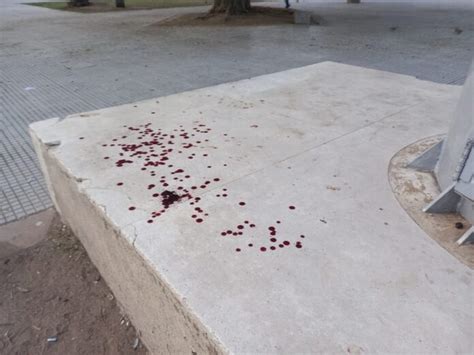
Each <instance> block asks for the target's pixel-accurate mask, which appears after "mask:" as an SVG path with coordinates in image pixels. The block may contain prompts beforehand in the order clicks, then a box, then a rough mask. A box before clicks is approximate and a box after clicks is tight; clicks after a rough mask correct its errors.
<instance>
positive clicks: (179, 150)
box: [79, 112, 305, 253]
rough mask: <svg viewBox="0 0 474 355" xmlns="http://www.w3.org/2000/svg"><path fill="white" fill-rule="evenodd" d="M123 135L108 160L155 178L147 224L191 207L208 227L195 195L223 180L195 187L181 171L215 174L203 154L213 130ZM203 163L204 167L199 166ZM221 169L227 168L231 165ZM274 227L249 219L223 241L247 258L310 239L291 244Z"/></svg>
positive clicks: (109, 147)
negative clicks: (181, 206) (191, 167)
mask: <svg viewBox="0 0 474 355" xmlns="http://www.w3.org/2000/svg"><path fill="white" fill-rule="evenodd" d="M152 114H155V112H152ZM123 129H124V133H122V134H120V135H119V136H118V137H115V138H113V139H112V141H111V142H108V143H103V144H101V147H102V149H104V154H103V159H104V160H106V161H111V162H113V165H114V166H115V167H116V168H123V167H127V166H137V165H138V166H139V169H140V170H141V171H143V173H144V174H148V175H149V176H150V179H151V180H150V181H149V183H148V184H146V185H145V186H144V189H145V190H147V191H148V193H149V194H150V195H149V196H150V199H153V200H156V205H157V206H158V208H157V209H156V210H155V211H152V212H151V213H150V215H149V218H148V219H147V221H146V222H147V223H149V224H152V223H154V222H155V220H156V219H157V218H159V217H160V216H163V214H165V213H166V212H167V211H168V210H169V209H170V208H171V207H172V206H173V205H175V204H178V203H187V204H188V205H189V206H192V212H191V213H190V216H189V217H190V218H191V219H192V220H193V221H194V222H195V223H197V224H198V225H201V224H205V221H206V220H207V219H208V218H209V214H208V213H207V212H206V211H205V210H204V209H203V208H202V207H201V206H200V205H199V204H200V202H201V197H199V196H195V195H197V194H199V192H202V191H205V190H208V189H210V187H211V186H212V185H213V184H217V183H219V182H220V181H221V177H219V176H212V174H210V173H209V176H208V177H206V178H204V179H202V180H201V181H199V182H196V179H193V177H192V176H191V174H190V173H188V172H186V170H185V168H184V167H181V166H180V162H183V161H185V159H187V160H196V164H203V165H204V166H205V167H207V169H208V170H209V171H212V166H211V165H207V164H206V160H207V159H208V156H209V151H206V152H204V153H203V151H202V150H203V149H204V148H206V146H207V147H208V146H209V139H208V138H207V137H208V136H209V133H210V132H211V131H212V129H211V128H210V127H208V126H207V125H206V124H204V123H201V122H199V121H195V122H193V125H192V127H191V129H190V130H187V129H186V128H184V126H183V125H179V126H177V127H176V128H174V129H171V130H169V131H165V130H163V129H161V128H156V129H154V128H153V127H152V124H151V123H146V124H142V125H138V126H128V125H124V126H123ZM125 132H126V133H125ZM223 135H224V136H227V134H226V133H224V134H223ZM79 139H84V137H79ZM199 160H201V161H200V162H198V161H199ZM202 160H204V163H202ZM219 165H220V164H219ZM222 165H223V166H224V167H227V164H226V163H224V164H222ZM126 185H127V184H126V182H123V181H118V182H117V183H116V186H117V187H119V188H123V187H122V186H126ZM214 190H215V193H214V196H215V197H218V198H227V199H228V198H230V197H234V196H232V194H231V193H230V192H229V191H228V189H227V188H214ZM204 196H205V195H204ZM229 202H231V201H229ZM235 206H236V208H239V210H240V211H242V209H244V210H245V209H246V208H248V204H247V202H246V201H242V200H236V202H235ZM127 208H128V210H129V211H130V213H133V212H135V211H136V210H137V207H135V206H128V207H127ZM288 208H289V209H290V210H291V211H293V210H295V209H296V207H295V206H294V205H290V206H288ZM281 224H282V221H281V220H275V225H281ZM275 225H270V226H267V227H265V226H259V225H258V224H257V223H256V222H255V221H252V220H250V219H248V220H244V221H242V222H241V223H237V224H235V225H233V226H230V227H229V228H226V229H225V230H223V231H222V232H220V236H221V237H225V238H232V239H233V240H239V241H241V242H242V246H240V247H237V248H235V249H234V250H235V252H237V253H242V252H243V251H244V248H247V249H249V250H253V251H258V252H260V253H265V252H269V251H276V250H278V249H288V248H290V247H294V248H297V249H301V248H302V247H303V244H302V242H301V239H304V238H305V236H304V235H300V236H299V239H298V238H294V239H298V240H297V241H295V242H293V243H292V242H290V241H289V240H287V239H285V238H282V237H280V236H279V231H278V229H277V227H275ZM262 237H263V238H262ZM248 238H250V239H251V240H249V239H248ZM262 239H263V240H262Z"/></svg>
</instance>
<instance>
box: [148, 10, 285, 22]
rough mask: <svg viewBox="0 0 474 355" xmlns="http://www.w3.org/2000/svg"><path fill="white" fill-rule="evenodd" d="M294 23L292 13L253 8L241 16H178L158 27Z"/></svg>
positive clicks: (219, 14) (220, 14) (205, 14)
mask: <svg viewBox="0 0 474 355" xmlns="http://www.w3.org/2000/svg"><path fill="white" fill-rule="evenodd" d="M293 23H294V17H293V11H292V10H286V9H278V8H271V7H262V6H254V7H252V9H251V11H250V12H248V13H246V14H243V15H232V16H227V15H226V14H223V13H218V14H209V13H207V12H205V13H194V14H185V15H179V16H176V17H172V18H169V19H166V20H164V21H160V22H158V23H157V25H158V26H271V25H285V24H287V25H291V24H293Z"/></svg>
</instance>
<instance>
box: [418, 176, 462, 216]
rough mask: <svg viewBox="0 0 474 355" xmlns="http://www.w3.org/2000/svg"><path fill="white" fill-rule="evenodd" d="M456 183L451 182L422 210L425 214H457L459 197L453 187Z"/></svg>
mask: <svg viewBox="0 0 474 355" xmlns="http://www.w3.org/2000/svg"><path fill="white" fill-rule="evenodd" d="M455 186H456V183H455V182H453V183H452V184H451V185H449V186H448V187H447V188H446V189H445V190H444V191H443V192H441V193H440V194H439V195H438V197H436V198H435V199H434V200H433V201H431V202H430V204H429V205H428V206H426V207H424V208H423V212H426V213H454V212H457V207H458V204H459V201H460V200H461V196H459V195H458V194H457V193H456V191H455V190H454V187H455Z"/></svg>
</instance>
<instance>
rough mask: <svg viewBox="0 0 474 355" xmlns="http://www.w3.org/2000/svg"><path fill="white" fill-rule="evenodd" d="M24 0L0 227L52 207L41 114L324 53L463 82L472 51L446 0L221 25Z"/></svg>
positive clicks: (469, 27)
mask: <svg viewBox="0 0 474 355" xmlns="http://www.w3.org/2000/svg"><path fill="white" fill-rule="evenodd" d="M21 2H23V1H20V0H4V1H2V3H1V4H0V32H1V41H0V75H1V79H0V86H1V96H2V98H1V101H0V104H1V109H0V224H4V223H7V222H11V221H14V220H17V219H19V218H22V217H25V216H27V215H29V214H32V213H35V212H38V211H41V210H43V209H45V208H47V207H49V206H51V202H50V199H49V197H48V194H47V191H46V188H45V185H44V182H43V180H42V177H41V174H40V172H39V169H38V166H37V163H36V158H35V156H34V153H33V150H32V146H31V143H30V138H29V136H28V133H27V126H28V124H30V123H32V122H34V121H38V120H42V119H45V118H49V117H56V116H59V117H64V116H65V115H67V114H71V113H74V112H81V111H87V110H92V109H97V108H103V107H108V106H112V105H116V104H120V103H128V102H133V101H136V100H140V99H146V98H151V97H157V96H161V95H167V94H172V93H177V92H182V91H185V90H190V89H195V88H200V87H206V86H211V85H214V84H218V83H223V82H230V81H234V80H238V79H242V78H248V77H253V76H256V75H261V74H267V73H272V72H277V71H281V70H285V69H290V68H296V67H300V66H304V65H308V64H314V63H318V62H322V61H327V60H330V61H335V62H341V63H346V64H353V65H358V66H363V67H369V68H375V69H381V70H387V71H392V72H397V73H402V74H409V75H414V76H416V77H418V78H421V79H425V80H430V81H435V82H439V83H450V84H455V85H460V84H462V83H463V81H464V79H465V75H466V73H467V70H468V67H469V63H470V60H471V59H472V55H473V53H472V48H473V42H474V41H473V38H474V36H473V33H474V25H473V22H472V18H473V14H474V12H473V10H472V6H471V7H470V8H469V7H467V6H466V5H463V4H458V5H452V4H451V5H446V4H447V2H445V3H444V4H441V5H439V2H438V5H430V4H429V3H427V2H425V1H422V2H420V3H417V4H415V5H414V4H412V3H411V2H408V3H407V2H405V3H401V4H385V3H380V2H379V3H363V4H360V5H347V4H345V3H342V2H337V1H333V2H328V3H319V2H299V3H295V4H294V7H295V8H302V9H307V10H311V11H312V12H314V13H316V14H317V15H319V16H321V17H322V19H323V20H322V24H321V26H310V27H308V26H285V25H282V26H264V27H232V28H219V29H216V28H213V27H207V28H206V27H200V28H190V27H159V26H156V23H157V22H159V21H160V20H162V19H165V18H167V17H171V16H174V15H176V14H181V13H187V12H196V11H199V10H204V9H205V8H202V7H201V8H179V9H155V10H143V11H129V12H127V11H124V12H113V13H97V14H79V13H71V12H64V11H56V10H50V9H44V8H39V7H35V6H29V5H24V4H22V3H21ZM448 4H449V2H448ZM464 4H465V2H464ZM274 5H275V6H282V4H280V3H276V4H275V3H274Z"/></svg>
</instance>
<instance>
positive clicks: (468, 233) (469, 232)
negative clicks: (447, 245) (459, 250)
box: [456, 226, 474, 245]
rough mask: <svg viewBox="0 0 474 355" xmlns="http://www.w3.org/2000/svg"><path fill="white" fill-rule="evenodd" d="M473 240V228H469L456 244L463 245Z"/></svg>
mask: <svg viewBox="0 0 474 355" xmlns="http://www.w3.org/2000/svg"><path fill="white" fill-rule="evenodd" d="M473 239H474V226H472V227H471V228H469V229H468V230H467V231H466V232H465V233H464V234H463V235H462V236H461V238H459V239H458V240H457V241H456V243H458V244H459V245H463V244H464V243H466V242H467V241H470V240H473Z"/></svg>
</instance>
